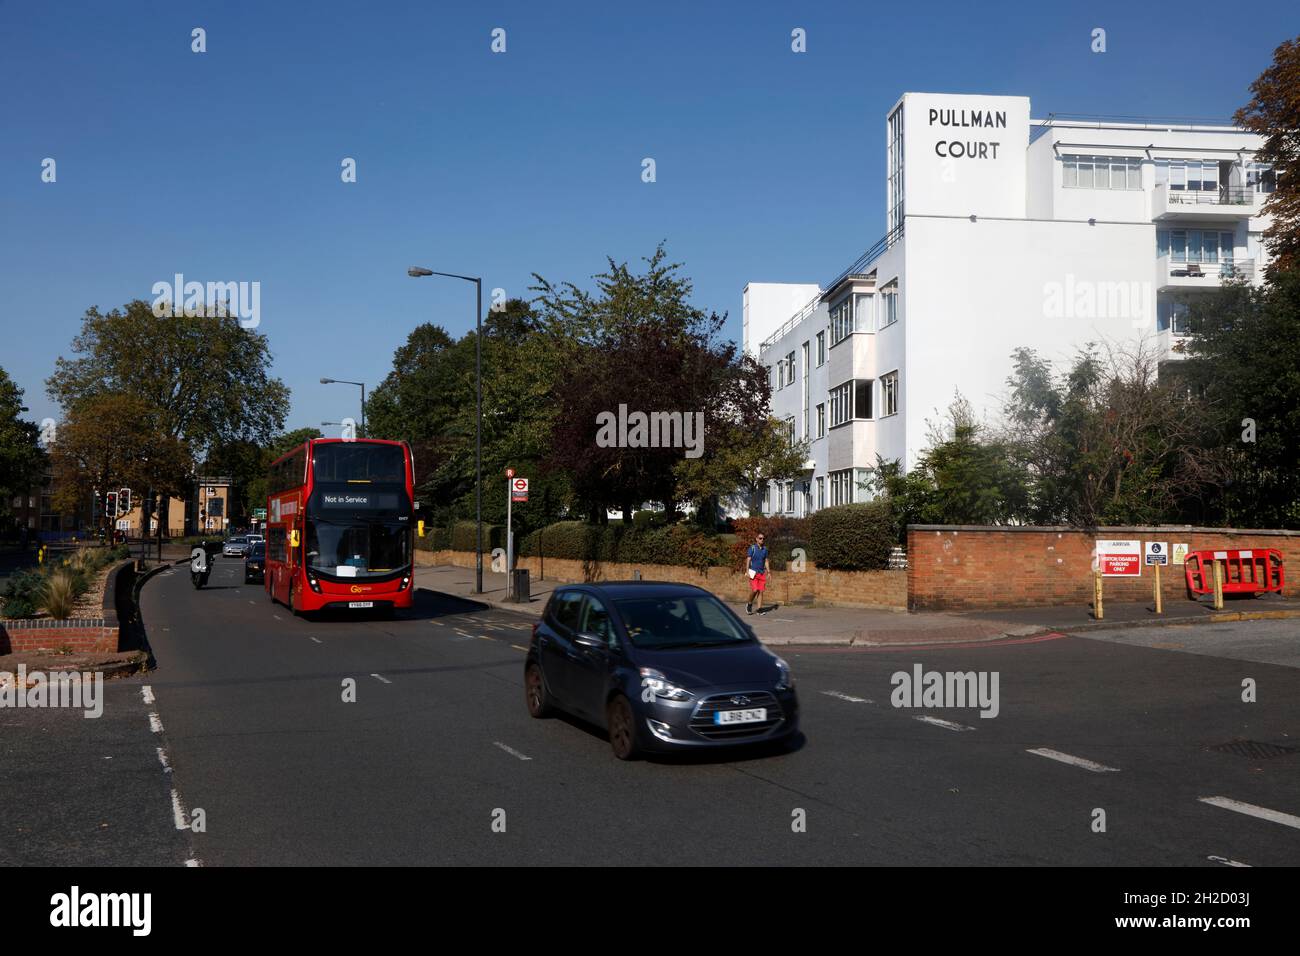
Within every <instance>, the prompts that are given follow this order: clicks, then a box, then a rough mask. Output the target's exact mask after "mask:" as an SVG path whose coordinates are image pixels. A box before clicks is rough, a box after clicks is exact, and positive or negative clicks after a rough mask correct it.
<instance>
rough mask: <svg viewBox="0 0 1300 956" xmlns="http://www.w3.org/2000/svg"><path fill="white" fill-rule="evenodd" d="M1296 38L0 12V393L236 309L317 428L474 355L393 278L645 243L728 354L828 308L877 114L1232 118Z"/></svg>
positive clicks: (866, 231)
mask: <svg viewBox="0 0 1300 956" xmlns="http://www.w3.org/2000/svg"><path fill="white" fill-rule="evenodd" d="M1225 11H1226V14H1225ZM194 27H203V28H204V29H205V30H206V31H207V52H206V53H203V54H196V53H193V52H191V49H190V46H191V38H190V35H191V30H192V29H193V28H194ZM496 27H501V28H504V29H505V30H506V44H507V52H506V53H504V54H493V53H492V52H491V51H490V49H489V45H490V42H491V36H490V34H491V31H492V30H493V29H494V28H496ZM795 27H802V28H804V29H805V30H806V31H807V37H808V52H807V53H805V54H794V53H792V52H791V49H790V32H791V30H792V29H794V28H795ZM1094 27H1102V28H1104V29H1105V30H1106V31H1107V52H1106V53H1104V54H1094V53H1092V52H1091V51H1090V44H1091V39H1090V34H1091V31H1092V29H1093V28H1094ZM1297 32H1300V15H1298V14H1297V13H1296V8H1295V6H1294V4H1293V3H1281V2H1277V3H1274V2H1259V3H1255V4H1252V5H1251V6H1250V7H1225V6H1224V5H1223V4H1222V3H1200V2H1182V3H1178V4H1165V5H1158V6H1157V7H1145V6H1143V7H1139V6H1137V5H1134V4H1131V3H1102V2H1094V3H1090V4H1083V5H1080V4H1044V3H1041V2H1034V3H1025V4H1007V5H1000V6H995V5H990V4H980V5H978V6H976V5H972V4H969V3H934V2H930V3H925V4H884V5H879V4H864V3H862V2H860V0H859V2H846V3H764V2H746V3H721V2H719V3H700V2H698V0H697V2H694V3H673V2H656V3H651V4H635V5H634V4H610V3H547V4H538V3H535V2H534V3H491V2H487V3H472V4H471V3H459V4H453V3H428V2H426V3H399V2H374V3H339V2H331V0H322V2H315V3H310V4H308V3H264V2H263V3H258V2H249V0H222V2H220V3H218V2H213V0H209V2H206V3H198V2H128V3H120V4H105V3H102V2H93V3H92V2H84V3H82V2H73V3H62V2H61V3H55V4H30V3H20V2H16V0H0V89H3V90H4V95H3V98H2V99H0V290H3V293H4V296H3V298H4V316H3V318H2V319H0V323H2V327H0V366H3V367H4V368H5V369H7V370H8V371H9V373H10V374H11V375H12V376H13V377H14V378H15V379H16V380H17V381H18V383H19V385H21V386H22V387H23V388H25V389H26V391H27V395H26V400H27V404H28V405H29V407H30V408H31V417H33V418H34V419H37V420H39V419H41V418H43V417H45V416H46V415H49V416H52V417H57V409H56V408H55V406H53V405H52V403H50V402H49V400H48V399H47V398H46V396H45V388H44V380H45V378H46V377H47V376H48V375H49V374H50V372H51V371H52V369H53V362H54V359H55V357H56V356H57V355H60V354H67V350H68V346H69V343H70V342H71V339H72V337H73V335H74V334H75V333H76V331H77V329H78V327H79V323H80V318H81V316H82V314H83V313H84V311H85V310H86V308H88V307H89V306H91V305H98V306H100V308H101V309H105V310H107V309H110V308H113V307H115V306H119V305H121V304H123V303H125V302H127V301H128V300H130V299H133V298H144V299H151V298H152V295H151V291H150V290H151V288H152V286H153V284H154V283H155V282H158V281H163V280H170V278H171V277H172V275H173V274H174V273H177V272H181V273H184V275H185V276H186V278H187V279H198V280H202V281H208V280H212V281H227V280H245V281H258V282H260V283H261V331H262V332H264V333H265V334H266V335H267V336H268V337H269V339H270V344H271V349H272V352H273V354H274V356H275V373H276V374H277V375H279V376H280V377H281V378H283V379H284V381H285V382H286V383H287V384H288V385H289V386H290V388H291V389H292V392H293V410H292V413H291V415H290V417H289V421H288V423H287V424H288V426H289V427H298V426H303V425H315V424H318V423H319V422H321V421H323V420H338V419H339V418H340V417H341V416H344V415H355V414H356V405H357V402H356V398H355V396H356V390H355V389H351V388H347V387H343V386H337V385H334V386H323V385H320V384H319V383H318V379H319V378H320V377H321V376H322V375H325V376H330V377H335V378H347V379H356V380H364V381H366V382H367V383H369V384H370V385H372V386H373V385H375V384H377V383H378V382H379V381H380V380H381V379H382V378H383V377H384V375H385V374H386V373H387V372H388V370H389V368H390V363H391V358H392V353H393V350H394V349H395V348H396V347H397V346H399V345H400V344H401V343H402V342H403V341H404V340H405V338H406V335H407V333H408V332H409V330H410V329H411V328H412V327H413V326H415V325H417V324H418V323H420V322H423V321H429V320H432V321H436V322H439V323H441V324H443V325H444V326H446V327H447V328H448V329H450V330H451V331H452V332H453V333H455V334H461V333H463V332H464V331H466V330H467V329H469V328H471V327H472V326H473V287H472V286H470V285H468V284H466V283H460V282H456V281H454V280H442V279H438V280H434V279H419V280H416V279H410V278H408V277H407V276H406V268H407V266H409V265H423V266H427V267H429V268H432V269H438V270H442V271H447V272H460V273H464V274H481V275H482V276H483V277H484V288H485V293H484V295H485V300H486V296H487V291H486V290H488V289H491V288H493V287H501V288H504V289H505V290H506V292H507V294H509V295H511V296H514V295H525V294H527V286H528V285H529V284H530V283H531V279H530V275H531V273H533V272H538V273H541V274H542V275H544V276H546V277H547V278H550V279H553V280H564V279H568V280H573V281H575V282H578V283H579V284H587V283H588V282H589V277H590V276H591V275H592V274H593V273H595V272H598V271H600V270H601V268H602V266H603V264H604V261H605V259H604V257H605V256H606V255H611V256H614V257H615V258H617V259H620V260H623V259H629V260H634V261H635V260H636V259H638V258H639V257H641V256H643V255H648V254H649V253H650V252H651V251H652V250H653V248H654V246H655V244H656V243H657V242H658V241H660V240H666V241H667V244H668V250H669V253H670V254H671V255H672V257H673V258H674V259H676V260H679V261H682V262H684V263H685V266H686V271H687V272H688V274H689V275H691V277H692V278H693V279H694V281H695V289H696V301H697V303H698V304H699V305H701V306H703V307H705V308H709V309H715V310H717V311H719V312H722V311H728V312H730V320H729V325H728V330H729V333H730V335H731V337H733V338H735V339H739V338H740V300H741V290H742V288H743V287H744V285H745V283H746V282H748V281H765V282H779V281H789V282H809V281H811V282H819V281H821V282H824V281H825V280H826V279H828V278H829V277H830V276H833V275H834V274H836V273H837V272H838V271H839V270H840V269H841V268H842V267H844V266H845V265H847V264H848V263H850V262H852V261H853V259H854V258H856V257H857V255H858V254H859V253H860V252H862V251H863V250H864V249H865V248H866V247H867V246H869V245H870V244H871V243H872V242H874V241H875V240H876V239H877V238H879V237H880V235H881V234H882V233H883V232H884V191H885V187H884V172H883V165H884V133H883V128H884V121H885V112H886V111H887V110H888V108H889V106H890V105H891V104H892V103H893V102H894V101H895V100H896V99H897V98H898V96H899V95H900V94H901V93H903V92H905V91H908V90H915V91H939V92H980V93H993V94H1020V95H1028V96H1029V97H1031V100H1032V113H1033V115H1034V116H1035V117H1041V116H1043V115H1045V114H1046V113H1048V112H1049V111H1056V112H1066V113H1095V114H1106V115H1135V114H1159V115H1162V116H1171V115H1172V116H1198V117H1223V118H1227V117H1229V116H1230V115H1231V114H1232V112H1233V110H1234V109H1235V108H1236V107H1237V106H1239V105H1241V104H1242V103H1244V102H1245V101H1246V100H1247V99H1248V98H1249V93H1248V89H1247V88H1248V86H1249V84H1250V82H1251V81H1252V80H1253V79H1254V78H1255V77H1256V76H1257V75H1258V74H1259V72H1260V71H1261V70H1262V69H1264V67H1265V66H1266V65H1267V64H1268V62H1269V60H1270V58H1271V54H1272V51H1273V49H1274V48H1275V47H1276V46H1277V44H1278V43H1280V42H1281V41H1282V40H1284V39H1286V38H1287V37H1289V36H1294V35H1295V34H1296V33H1297ZM45 157H53V158H54V159H55V160H56V161H57V163H58V181H57V183H54V184H46V183H42V182H41V180H40V173H41V162H42V160H43V159H44V158H45ZM344 157H352V158H354V159H355V160H356V162H357V180H358V181H357V182H356V183H353V184H344V183H343V182H341V180H340V175H339V174H340V163H341V162H342V160H343V158H344ZM644 157H653V158H654V159H655V161H656V164H657V182H655V183H652V184H647V183H643V182H642V181H641V161H642V159H643V158H644Z"/></svg>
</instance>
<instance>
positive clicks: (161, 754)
mask: <svg viewBox="0 0 1300 956" xmlns="http://www.w3.org/2000/svg"><path fill="white" fill-rule="evenodd" d="M158 762H159V763H160V764H162V767H163V773H171V772H172V766H171V764H169V763H168V762H167V751H165V750H163V749H162V748H161V747H159V748H158Z"/></svg>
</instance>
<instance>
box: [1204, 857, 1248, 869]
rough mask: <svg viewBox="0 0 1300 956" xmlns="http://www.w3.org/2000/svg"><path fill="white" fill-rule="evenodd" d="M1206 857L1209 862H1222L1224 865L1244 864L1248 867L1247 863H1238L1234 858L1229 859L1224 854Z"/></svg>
mask: <svg viewBox="0 0 1300 956" xmlns="http://www.w3.org/2000/svg"><path fill="white" fill-rule="evenodd" d="M1206 859H1207V860H1209V861H1210V862H1211V863H1222V864H1223V865H1224V866H1244V867H1245V868H1246V869H1250V864H1249V863H1238V862H1237V861H1236V860H1229V859H1228V858H1227V857H1226V856H1207V857H1206Z"/></svg>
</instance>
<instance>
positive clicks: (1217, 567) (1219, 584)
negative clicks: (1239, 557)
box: [1214, 558, 1223, 611]
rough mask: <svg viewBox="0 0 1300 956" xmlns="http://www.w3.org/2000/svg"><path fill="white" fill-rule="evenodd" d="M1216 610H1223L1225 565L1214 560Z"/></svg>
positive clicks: (1216, 559)
mask: <svg viewBox="0 0 1300 956" xmlns="http://www.w3.org/2000/svg"><path fill="white" fill-rule="evenodd" d="M1214 609H1215V610H1216V611H1222V610H1223V565H1222V564H1220V563H1219V559H1218V558H1215V559H1214Z"/></svg>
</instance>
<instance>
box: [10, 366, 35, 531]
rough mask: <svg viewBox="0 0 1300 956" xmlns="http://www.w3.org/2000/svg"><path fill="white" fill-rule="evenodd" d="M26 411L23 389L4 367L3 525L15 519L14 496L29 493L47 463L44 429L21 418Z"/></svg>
mask: <svg viewBox="0 0 1300 956" xmlns="http://www.w3.org/2000/svg"><path fill="white" fill-rule="evenodd" d="M25 411H27V408H26V406H24V405H23V390H22V389H21V388H19V387H18V385H17V383H15V382H14V380H13V379H11V378H10V377H9V373H8V372H6V371H5V370H4V369H3V368H0V524H4V523H7V522H6V521H4V520H3V519H7V518H8V519H11V515H12V512H11V510H10V502H11V501H12V500H13V497H14V496H15V495H18V494H23V495H25V494H27V493H28V491H29V490H30V488H31V487H32V485H33V484H34V483H35V482H36V481H37V480H38V479H39V478H40V474H41V466H42V464H43V461H44V456H43V455H42V453H41V448H40V444H39V437H40V430H39V429H38V428H37V427H36V425H35V424H34V423H32V422H29V421H26V420H25V419H23V418H22V417H21V416H22V414H23V413H24V412H25Z"/></svg>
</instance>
